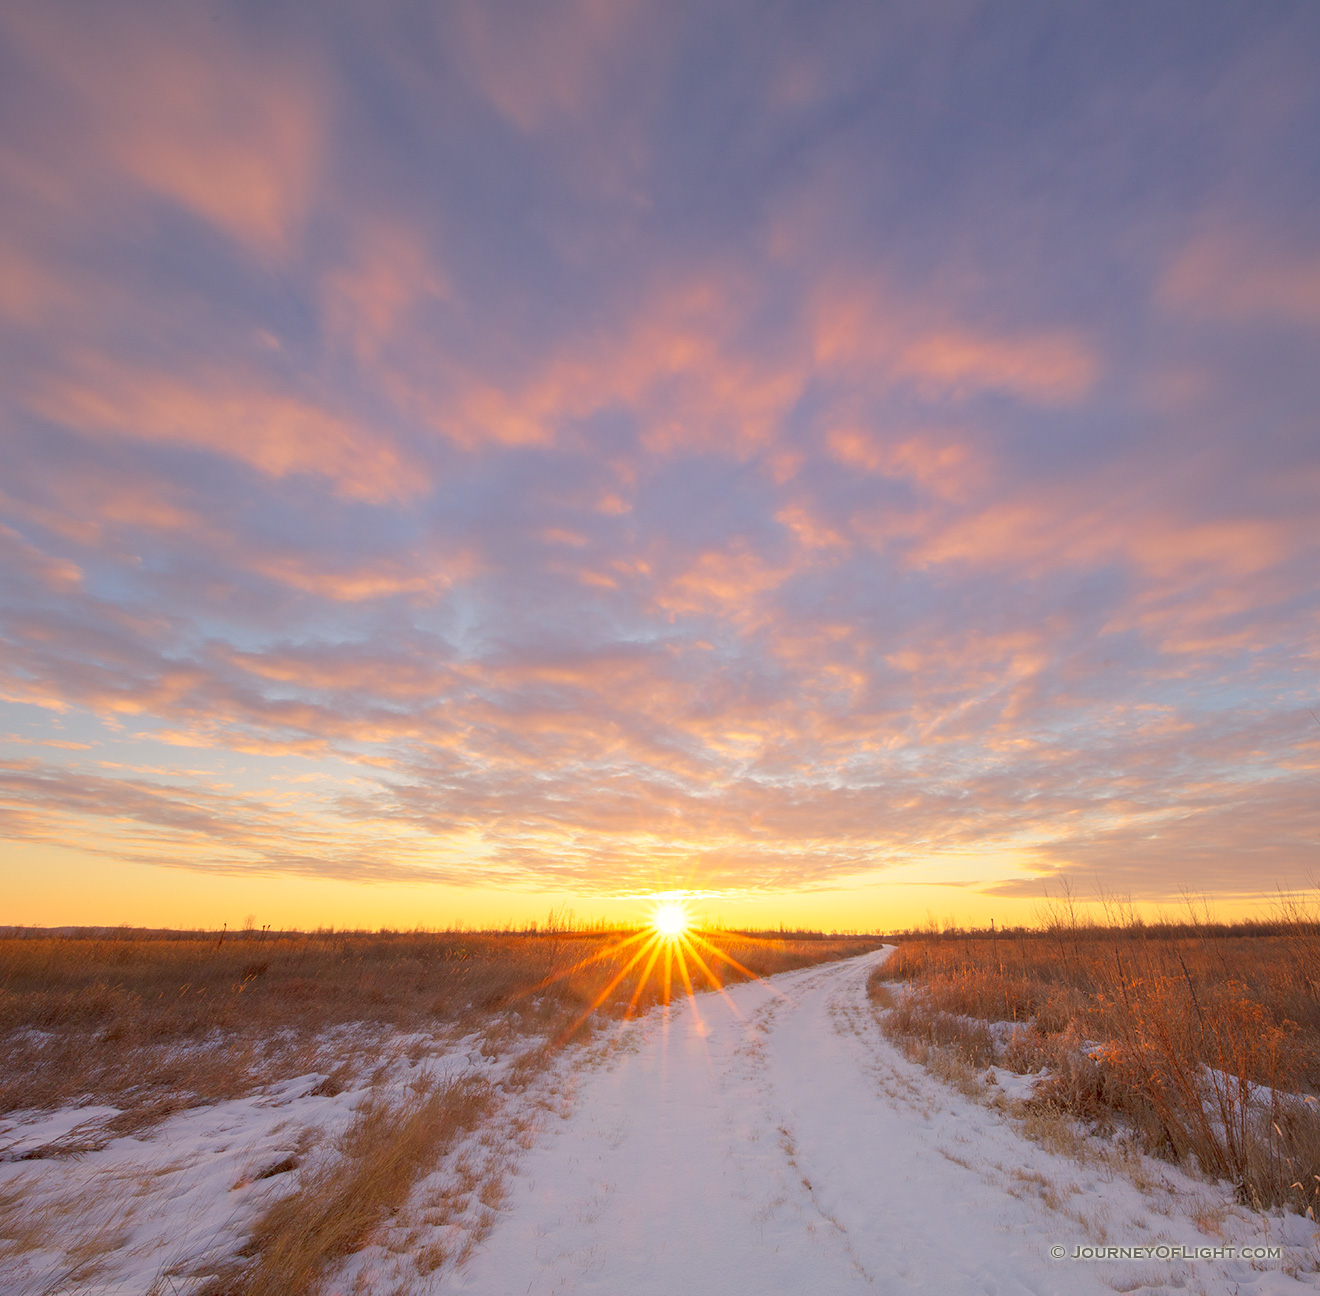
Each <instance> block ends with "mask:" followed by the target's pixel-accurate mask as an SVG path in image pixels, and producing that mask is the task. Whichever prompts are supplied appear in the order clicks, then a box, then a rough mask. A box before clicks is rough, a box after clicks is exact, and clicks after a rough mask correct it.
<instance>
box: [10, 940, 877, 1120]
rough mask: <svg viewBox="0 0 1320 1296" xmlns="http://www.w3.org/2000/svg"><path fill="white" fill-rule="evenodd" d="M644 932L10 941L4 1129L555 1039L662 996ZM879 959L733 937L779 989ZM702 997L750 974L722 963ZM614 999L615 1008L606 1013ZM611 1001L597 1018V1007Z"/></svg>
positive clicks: (855, 948) (724, 944)
mask: <svg viewBox="0 0 1320 1296" xmlns="http://www.w3.org/2000/svg"><path fill="white" fill-rule="evenodd" d="M628 935H630V933H624V932H609V931H597V932H567V931H554V932H551V933H548V934H541V933H490V932H408V933H400V932H378V933H365V932H318V933H286V934H281V935H279V936H275V937H272V936H269V935H265V934H263V933H258V932H249V933H246V934H242V935H239V936H237V937H236V936H234V935H233V934H230V935H227V936H222V935H220V934H218V933H192V934H184V933H170V934H166V935H160V936H158V935H155V934H152V933H141V932H126V933H122V934H118V935H116V934H109V935H89V936H85V937H83V936H78V935H58V936H52V935H49V934H44V933H13V932H12V931H11V934H10V935H8V936H6V937H0V1113H3V1112H6V1111H12V1110H15V1109H26V1108H49V1107H54V1106H57V1105H60V1104H63V1103H67V1102H70V1101H74V1100H82V1099H85V1098H88V1097H90V1098H94V1099H95V1100H97V1101H99V1102H105V1103H108V1104H111V1105H114V1106H119V1107H124V1108H126V1109H131V1110H126V1112H125V1117H124V1121H125V1122H132V1121H134V1120H145V1119H150V1118H152V1116H153V1115H160V1114H165V1113H167V1112H168V1111H169V1110H171V1109H173V1108H175V1107H177V1106H179V1105H185V1104H189V1103H193V1102H197V1101H213V1100H216V1099H220V1098H226V1097H234V1096H237V1095H239V1094H241V1093H244V1092H249V1091H251V1089H252V1088H253V1087H254V1086H256V1085H260V1084H265V1083H270V1082H272V1081H276V1080H279V1079H283V1078H286V1077H289V1076H293V1075H299V1074H305V1073H306V1072H307V1071H309V1070H314V1069H330V1068H331V1067H332V1066H333V1065H335V1064H336V1062H335V1058H334V1050H335V1048H336V1047H339V1046H338V1045H336V1044H335V1042H334V1039H333V1034H334V1031H335V1030H336V1028H357V1027H367V1028H390V1029H394V1030H402V1031H413V1032H421V1033H426V1032H429V1031H438V1030H444V1029H448V1028H451V1027H454V1026H457V1027H460V1028H463V1029H473V1030H477V1029H486V1028H489V1027H490V1026H491V1024H492V1022H494V1021H496V1020H498V1023H499V1027H500V1029H501V1030H502V1031H503V1032H505V1033H509V1032H514V1033H527V1034H536V1035H545V1036H549V1037H551V1038H559V1037H560V1036H562V1035H563V1034H564V1033H565V1032H568V1033H572V1032H573V1031H574V1030H577V1029H581V1028H582V1027H583V1026H584V1025H585V1024H586V1022H587V1017H588V1013H589V1012H590V1011H591V1009H592V1005H593V1004H596V1007H595V1010H594V1011H595V1013H597V1014H602V1015H606V1016H608V1015H611V1014H615V1015H617V1014H620V1013H623V1012H626V1011H629V1010H630V1008H631V1010H632V1011H645V1009H646V1008H648V1007H649V1006H651V1005H652V1004H654V1003H655V1002H657V1001H658V1000H659V999H660V998H662V997H663V994H664V987H663V985H662V984H661V981H660V979H659V978H658V977H653V978H651V979H650V980H649V981H648V983H647V984H646V985H643V986H641V987H638V986H637V984H636V978H637V974H638V972H639V971H640V970H641V969H640V967H638V968H634V969H633V970H632V972H631V975H624V976H623V977H622V978H621V979H619V980H617V983H615V984H614V985H613V987H612V988H611V983H612V982H615V979H616V978H617V977H618V976H619V973H620V972H622V971H623V970H624V968H625V966H626V964H627V963H628V961H629V959H630V958H631V956H632V954H633V953H634V952H635V949H636V946H635V945H632V946H625V945H624V944H623V941H624V940H625V939H626V938H627V936H628ZM877 943H878V942H877V941H875V940H866V939H860V938H848V937H839V938H830V937H825V938H820V937H812V936H809V935H806V934H794V935H788V936H783V937H780V936H777V935H771V936H753V935H749V934H739V933H721V934H720V936H719V938H718V944H719V945H720V946H721V948H723V949H724V950H726V952H727V953H728V954H729V955H730V956H731V957H732V958H733V959H734V960H736V962H737V963H740V964H741V965H742V966H743V967H745V968H747V969H748V970H749V971H751V972H752V973H755V974H757V975H761V976H765V975H770V974H772V973H775V972H781V971H786V970H788V969H790V968H795V967H802V966H805V965H807V964H810V963H816V962H821V961H825V960H830V959H836V958H843V957H847V956H849V955H851V954H855V953H859V952H861V951H862V950H864V949H871V948H874V947H875V946H876V944H877ZM706 963H707V969H708V970H703V971H702V972H701V973H700V974H699V975H698V981H699V986H698V988H701V987H702V986H703V985H704V984H705V983H706V981H716V982H720V983H723V982H726V981H730V980H739V979H741V977H742V973H740V972H738V971H737V970H736V969H735V968H733V967H731V966H730V965H728V964H726V963H722V962H720V961H719V960H716V959H713V958H708V959H707V960H706ZM602 996H603V998H602ZM598 999H599V1000H600V1002H599V1003H598V1004H597V1003H596V1001H597V1000H598Z"/></svg>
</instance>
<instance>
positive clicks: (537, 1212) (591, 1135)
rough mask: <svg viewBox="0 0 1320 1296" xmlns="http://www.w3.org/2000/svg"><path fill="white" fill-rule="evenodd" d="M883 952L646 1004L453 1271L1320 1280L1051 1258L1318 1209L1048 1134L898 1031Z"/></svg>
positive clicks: (487, 1282) (631, 1278) (1282, 1229)
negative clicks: (883, 1024) (1204, 1225)
mask: <svg viewBox="0 0 1320 1296" xmlns="http://www.w3.org/2000/svg"><path fill="white" fill-rule="evenodd" d="M881 957H884V954H883V953H880V954H875V955H869V956H864V957H863V958H861V959H854V960H850V961H848V962H845V963H835V964H829V965H825V966H822V967H816V968H810V969H806V970H804V971H800V972H794V973H789V974H787V975H784V976H781V977H777V978H774V979H773V981H771V982H760V983H752V984H747V985H742V986H737V987H734V988H732V989H731V990H730V991H729V993H728V996H727V997H726V998H720V997H715V996H703V997H702V998H701V999H700V1000H698V1001H697V1002H695V1003H691V1004H689V1003H682V1004H679V1005H676V1006H675V1007H674V1008H672V1009H670V1010H669V1011H668V1012H665V1011H663V1010H662V1011H660V1012H657V1013H653V1014H652V1015H650V1016H649V1017H647V1018H645V1019H643V1020H642V1021H639V1022H636V1023H633V1024H631V1025H630V1026H628V1027H626V1028H625V1029H624V1030H623V1031H621V1032H620V1035H619V1039H618V1045H617V1047H616V1049H615V1051H614V1053H613V1055H612V1056H604V1057H601V1058H599V1059H598V1060H597V1062H596V1064H595V1065H594V1066H593V1067H592V1068H590V1069H588V1070H584V1069H581V1068H580V1067H573V1068H572V1070H571V1074H573V1075H574V1076H576V1079H577V1091H576V1093H575V1094H574V1095H573V1098H572V1107H571V1115H569V1116H568V1117H567V1119H562V1120H559V1121H558V1122H557V1123H555V1124H553V1125H552V1126H551V1127H550V1128H548V1129H547V1130H546V1131H545V1133H544V1135H543V1137H542V1139H541V1141H540V1142H539V1144H538V1145H537V1146H536V1147H535V1148H534V1149H533V1150H532V1151H531V1152H530V1153H529V1154H528V1156H527V1157H526V1159H525V1161H524V1162H523V1164H522V1166H521V1168H520V1172H519V1174H518V1177H517V1181H516V1182H515V1184H514V1186H513V1190H512V1193H511V1202H510V1206H509V1209H508V1210H507V1211H506V1212H505V1213H504V1215H503V1216H502V1218H501V1219H500V1221H499V1223H498V1224H497V1225H496V1227H495V1229H494V1230H493V1231H492V1233H491V1234H490V1236H489V1237H488V1239H487V1241H486V1243H485V1244H484V1246H483V1247H482V1249H481V1250H480V1252H479V1253H478V1254H477V1255H476V1256H475V1257H474V1258H473V1259H472V1260H471V1261H470V1262H469V1263H468V1264H467V1265H466V1266H464V1267H462V1268H460V1269H458V1270H456V1271H449V1272H447V1273H445V1274H443V1275H442V1276H441V1278H440V1282H439V1284H438V1286H439V1287H440V1289H441V1290H445V1291H468V1292H482V1293H497V1292H519V1293H521V1292H532V1293H570V1292H572V1293H584V1294H585V1293H601V1294H604V1293H611V1294H613V1293H621V1292H627V1293H630V1294H631V1296H651V1294H652V1293H654V1294H655V1296H659V1294H660V1293H672V1292H675V1291H690V1292H718V1291H728V1292H756V1293H761V1294H763V1296H776V1294H777V1293H784V1294H785V1296H788V1294H790V1293H791V1294H792V1296H800V1293H804V1292H819V1293H830V1294H837V1296H845V1294H846V1293H850V1292H876V1291H881V1292H906V1291H918V1290H920V1291H925V1292H941V1293H943V1292H948V1293H962V1292H984V1293H995V1294H1000V1296H1006V1294H1007V1293H1019V1292H1021V1293H1025V1292H1031V1293H1044V1292H1057V1291H1064V1290H1066V1291H1068V1292H1070V1293H1072V1292H1076V1293H1087V1292H1104V1293H1112V1292H1113V1291H1114V1290H1115V1288H1118V1289H1120V1290H1128V1291H1130V1290H1139V1289H1142V1288H1144V1289H1147V1290H1160V1289H1164V1288H1169V1287H1177V1288H1186V1289H1191V1290H1197V1289H1198V1288H1199V1289H1202V1290H1205V1291H1207V1292H1213V1291H1223V1292H1229V1291H1238V1292H1242V1293H1247V1292H1255V1293H1283V1292H1295V1291H1297V1290H1298V1286H1299V1281H1300V1282H1301V1283H1304V1284H1306V1285H1311V1286H1314V1285H1316V1276H1315V1275H1314V1274H1302V1275H1301V1277H1300V1279H1294V1278H1293V1277H1290V1276H1289V1275H1288V1274H1287V1273H1286V1272H1285V1271H1284V1269H1283V1268H1282V1267H1281V1261H1280V1260H1268V1261H1256V1262H1255V1265H1256V1267H1253V1265H1252V1263H1250V1262H1246V1261H1242V1260H1220V1261H1203V1260H1195V1261H1190V1262H1185V1261H1172V1262H1170V1261H1158V1260H1152V1261H1140V1262H1133V1261H1105V1262H1090V1263H1088V1262H1082V1261H1073V1260H1069V1259H1066V1258H1065V1259H1063V1260H1054V1259H1052V1258H1051V1256H1050V1250H1051V1247H1055V1246H1063V1247H1064V1248H1065V1251H1066V1254H1067V1255H1068V1256H1071V1255H1072V1253H1073V1250H1074V1248H1075V1247H1078V1246H1084V1245H1095V1244H1097V1243H1106V1244H1110V1245H1128V1246H1135V1245H1151V1246H1160V1245H1177V1244H1180V1245H1183V1246H1193V1245H1194V1246H1201V1247H1210V1248H1214V1247H1216V1246H1223V1245H1225V1242H1226V1240H1228V1241H1230V1244H1231V1243H1232V1240H1234V1239H1236V1242H1237V1243H1238V1244H1241V1243H1246V1242H1251V1243H1253V1244H1255V1243H1260V1242H1263V1243H1265V1244H1270V1245H1282V1244H1283V1243H1285V1242H1289V1243H1291V1244H1292V1245H1293V1246H1294V1247H1297V1248H1299V1251H1298V1254H1297V1255H1296V1256H1294V1257H1293V1258H1294V1260H1295V1261H1299V1260H1300V1261H1303V1262H1304V1260H1305V1249H1308V1248H1309V1246H1310V1243H1311V1236H1310V1233H1311V1230H1312V1228H1313V1227H1314V1226H1313V1225H1311V1224H1310V1222H1309V1221H1304V1220H1299V1219H1297V1218H1296V1217H1292V1219H1291V1220H1283V1219H1277V1218H1266V1217H1261V1216H1251V1215H1249V1214H1248V1213H1246V1212H1245V1211H1242V1210H1240V1209H1237V1208H1235V1207H1234V1206H1233V1205H1232V1202H1231V1195H1230V1194H1229V1192H1228V1190H1227V1189H1225V1188H1222V1187H1216V1186H1213V1185H1206V1184H1201V1183H1196V1182H1193V1181H1191V1180H1189V1179H1186V1178H1185V1177H1183V1176H1181V1175H1179V1174H1178V1173H1177V1172H1176V1171H1174V1170H1172V1169H1170V1168H1169V1167H1167V1166H1159V1167H1156V1168H1153V1169H1152V1170H1151V1173H1152V1174H1153V1175H1156V1176H1158V1181H1157V1186H1156V1187H1154V1188H1153V1189H1152V1190H1151V1191H1150V1192H1146V1193H1143V1192H1142V1191H1140V1190H1139V1189H1138V1188H1137V1187H1136V1186H1135V1185H1134V1184H1133V1183H1131V1182H1129V1181H1128V1180H1127V1179H1125V1178H1123V1177H1121V1176H1117V1175H1115V1174H1113V1173H1112V1172H1111V1171H1109V1170H1108V1169H1107V1168H1102V1169H1100V1170H1095V1169H1089V1168H1088V1167H1086V1166H1085V1165H1079V1164H1078V1163H1076V1162H1075V1161H1072V1160H1069V1159H1066V1158H1064V1157H1062V1156H1059V1155H1055V1154H1052V1153H1050V1152H1047V1151H1045V1150H1044V1149H1043V1148H1040V1147H1038V1146H1036V1145H1035V1144H1032V1143H1029V1142H1027V1141H1025V1140H1024V1139H1023V1138H1022V1136H1021V1135H1020V1134H1019V1133H1018V1131H1017V1130H1016V1129H1015V1128H1014V1126H1013V1125H1012V1123H1011V1122H1010V1121H1009V1120H1007V1119H1006V1118H1005V1117H1004V1116H1003V1115H1001V1114H1000V1113H998V1112H996V1111H994V1110H992V1109H990V1108H988V1107H986V1106H984V1105H981V1104H979V1103H975V1102H973V1101H971V1100H968V1099H966V1098H964V1097H962V1096H961V1095H960V1094H958V1093H956V1092H954V1091H953V1090H951V1089H949V1088H948V1087H947V1086H945V1085H942V1084H941V1083H940V1082H939V1081H937V1080H936V1079H934V1078H933V1077H932V1076H930V1075H929V1074H927V1073H926V1072H925V1071H924V1070H922V1069H921V1068H920V1067H918V1066H916V1065H914V1064H912V1063H909V1062H907V1061H906V1060H905V1059H903V1058H902V1057H901V1056H900V1055H899V1054H898V1053H897V1052H896V1051H895V1050H894V1049H893V1047H892V1046H891V1045H890V1044H889V1042H888V1041H887V1040H886V1039H885V1038H884V1037H883V1036H882V1035H881V1033H880V1032H879V1029H878V1027H877V1024H876V1021H875V1017H874V1014H873V1013H872V1012H871V1010H870V1008H869V1006H868V1004H867V1002H866V996H865V983H866V977H867V974H868V973H869V971H870V969H871V968H872V966H874V963H875V961H876V959H877V958H881ZM1002 1074H1003V1076H1004V1077H1007V1076H1008V1075H1009V1074H1011V1073H1008V1072H1004V1073H1002ZM1014 1079H1015V1080H1020V1079H1021V1078H1019V1077H1015V1078H1014ZM1001 1083H1003V1080H1002V1079H1001ZM1161 1183H1162V1184H1165V1185H1168V1187H1160V1186H1159V1184H1161ZM1170 1189H1172V1191H1170ZM1175 1203H1180V1204H1181V1207H1182V1209H1178V1207H1177V1206H1176V1205H1175ZM1161 1211H1169V1212H1171V1213H1169V1214H1161V1213H1159V1212H1161ZM1192 1211H1199V1212H1201V1213H1202V1214H1203V1215H1204V1216H1205V1217H1206V1218H1208V1219H1213V1218H1214V1217H1215V1216H1216V1214H1218V1215H1219V1216H1220V1217H1221V1218H1220V1222H1219V1223H1218V1227H1219V1228H1220V1230H1221V1232H1222V1233H1223V1234H1224V1235H1225V1236H1223V1237H1221V1236H1216V1235H1211V1234H1207V1233H1204V1232H1202V1231H1201V1230H1200V1229H1198V1228H1197V1226H1196V1225H1195V1224H1194V1223H1193V1222H1192V1220H1191V1219H1190V1218H1189V1214H1190V1213H1191V1212H1192Z"/></svg>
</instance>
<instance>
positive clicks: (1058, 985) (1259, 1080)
mask: <svg viewBox="0 0 1320 1296" xmlns="http://www.w3.org/2000/svg"><path fill="white" fill-rule="evenodd" d="M1111 916H1112V915H1111ZM1318 976H1320V922H1317V921H1316V920H1315V917H1314V915H1313V914H1311V913H1310V912H1309V911H1307V910H1305V909H1303V908H1299V907H1297V906H1292V907H1290V908H1287V909H1285V910H1284V911H1283V912H1281V914H1280V915H1279V917H1278V918H1277V920H1276V921H1274V922H1273V923H1270V924H1259V925H1257V926H1255V927H1254V928H1249V929H1243V928H1238V929H1224V928H1217V927H1215V926H1214V925H1212V924H1209V923H1207V922H1204V921H1198V922H1190V923H1187V924H1185V925H1180V926H1170V925H1167V924H1166V925H1164V926H1162V927H1160V928H1155V929H1152V928H1150V927H1147V926H1145V925H1144V924H1142V923H1141V922H1139V921H1137V920H1135V919H1134V918H1132V917H1131V915H1130V914H1129V915H1127V917H1126V920H1125V921H1121V922H1110V923H1108V924H1106V925H1095V924H1091V923H1088V922H1085V921H1083V920H1081V919H1080V918H1079V917H1078V914H1077V911H1076V909H1075V908H1074V907H1072V906H1060V907H1056V908H1055V910H1053V911H1052V912H1051V913H1049V914H1047V921H1046V923H1045V924H1044V925H1043V927H1042V929H1040V930H1037V931H1021V930H1019V931H1015V932H1011V933H999V932H975V933H971V932H967V933H956V934H955V933H950V934H944V935H935V934H927V935H926V936H924V937H919V938H916V939H909V940H906V941H904V942H903V943H902V944H901V945H900V947H899V949H898V950H897V951H896V952H895V954H894V955H892V956H891V958H890V959H889V961H888V962H887V963H885V964H883V965H882V966H881V967H880V968H878V969H877V970H876V972H875V973H874V974H873V976H872V986H873V993H879V992H880V991H881V989H882V988H883V989H884V991H885V993H886V994H890V999H891V1001H893V1002H894V1004H895V1006H894V1007H893V1008H892V1009H891V1010H890V1011H889V1012H888V1013H887V1014H886V1023H885V1024H886V1029H887V1030H888V1031H889V1032H890V1033H891V1034H892V1035H894V1036H895V1038H897V1039H899V1040H900V1041H907V1042H908V1043H909V1045H910V1046H912V1047H916V1048H919V1049H920V1050H921V1051H922V1052H924V1053H927V1054H928V1053H929V1052H930V1051H931V1050H944V1051H945V1052H949V1053H952V1054H954V1055H956V1056H958V1057H959V1058H961V1059H962V1060H963V1061H964V1062H965V1063H967V1064H968V1065H972V1066H978V1067H983V1066H985V1065H987V1064H989V1063H999V1064H1001V1065H1004V1066H1006V1067H1009V1068H1011V1069H1013V1070H1015V1071H1018V1072H1023V1073H1025V1072H1033V1071H1045V1072H1046V1073H1047V1075H1046V1077H1045V1079H1044V1080H1043V1081H1042V1082H1041V1083H1040V1084H1038V1085H1037V1088H1036V1094H1037V1097H1036V1098H1035V1099H1034V1100H1033V1101H1034V1103H1035V1105H1036V1106H1037V1107H1038V1108H1044V1107H1051V1108H1053V1109H1055V1110H1059V1111H1065V1112H1068V1113H1071V1114H1072V1115H1074V1116H1078V1117H1081V1118H1084V1119H1086V1120H1088V1121H1090V1122H1092V1124H1093V1125H1094V1126H1095V1127H1096V1128H1099V1129H1106V1128H1109V1127H1111V1126H1112V1125H1113V1124H1114V1122H1116V1121H1121V1122H1122V1123H1123V1124H1124V1125H1126V1126H1129V1127H1131V1128H1133V1129H1135V1130H1136V1131H1137V1132H1138V1133H1139V1134H1140V1136H1141V1138H1142V1140H1143V1143H1144V1145H1145V1146H1146V1147H1147V1149H1148V1150H1150V1151H1152V1152H1156V1153H1159V1154H1162V1155H1164V1156H1167V1157H1169V1158H1172V1159H1179V1160H1181V1159H1191V1160H1194V1161H1195V1162H1196V1163H1197V1164H1198V1165H1199V1166H1200V1167H1201V1168H1202V1169H1203V1170H1204V1171H1205V1172H1206V1173H1208V1174H1212V1175H1215V1176H1219V1177H1223V1178H1227V1179H1229V1180H1231V1181H1232V1182H1233V1183H1235V1184H1236V1185H1237V1187H1238V1190H1239V1193H1240V1195H1241V1197H1242V1199H1243V1201H1245V1202H1247V1203H1248V1204H1251V1205H1255V1206H1258V1207H1264V1206H1275V1205H1286V1206H1290V1207H1292V1208H1294V1209H1296V1210H1299V1211H1303V1212H1305V1211H1310V1212H1312V1213H1313V1214H1315V1213H1318V1212H1317V1211H1316V1207H1317V1205H1318V1204H1320V1203H1318V1201H1317V1198H1318V1196H1320V1101H1317V1095H1318V1094H1320V983H1318V981H1317V977H1318ZM895 982H906V983H907V992H906V993H905V994H902V995H899V996H893V995H892V994H891V993H890V992H889V990H888V986H891V985H892V984H893V983H895ZM993 1023H1014V1024H1015V1026H1016V1029H1011V1030H1005V1029H1004V1028H1003V1027H993V1028H992V1026H991V1024H993Z"/></svg>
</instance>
